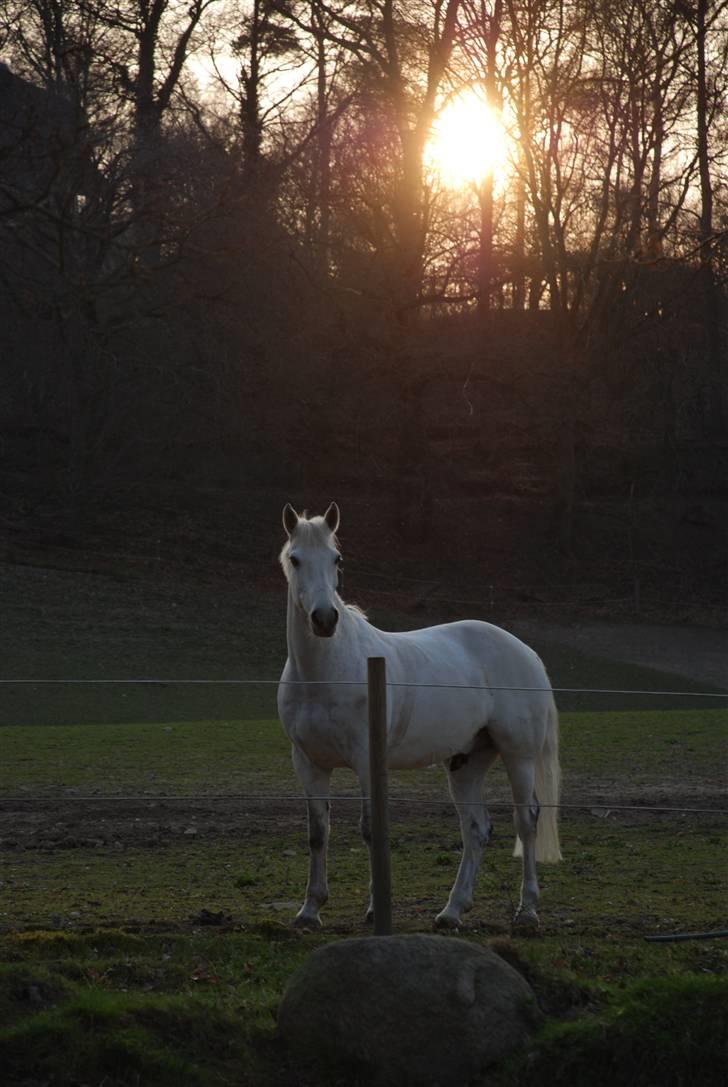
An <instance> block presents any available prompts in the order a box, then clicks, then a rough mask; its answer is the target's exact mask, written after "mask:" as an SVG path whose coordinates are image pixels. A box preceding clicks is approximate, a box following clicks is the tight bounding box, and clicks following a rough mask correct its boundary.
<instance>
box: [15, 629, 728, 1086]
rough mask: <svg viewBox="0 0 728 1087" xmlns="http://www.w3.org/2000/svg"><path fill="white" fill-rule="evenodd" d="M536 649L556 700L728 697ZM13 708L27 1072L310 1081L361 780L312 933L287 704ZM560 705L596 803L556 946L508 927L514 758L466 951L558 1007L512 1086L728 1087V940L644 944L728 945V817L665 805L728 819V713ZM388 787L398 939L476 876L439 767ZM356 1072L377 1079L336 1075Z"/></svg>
mask: <svg viewBox="0 0 728 1087" xmlns="http://www.w3.org/2000/svg"><path fill="white" fill-rule="evenodd" d="M383 625H384V624H383ZM274 640H275V635H274V634H272V633H266V634H264V636H263V638H262V644H261V647H259V652H260V654H261V656H265V659H266V660H267V661H268V662H269V666H268V669H267V671H268V673H270V672H271V671H273V670H274V669H275V667H276V665H277V663H278V661H277V660H275V659H274V658H273V656H272V654H271V652H270V645H271V643H273V642H274ZM538 648H539V650H540V652H541V653H542V655H543V656H544V658H545V660H546V662H547V664H548V665H549V667H550V671H551V675H552V679H553V682H554V684H555V686H558V685H563V686H570V687H573V686H590V687H591V686H596V687H618V688H620V689H622V690H638V689H646V688H649V689H653V690H654V689H659V690H663V691H667V690H690V689H696V688H697V687H703V688H704V687H705V684H703V683H701V684H692V685H691V683H690V681H688V680H686V679H685V678H684V677H678V676H674V675H666V674H663V673H659V672H654V671H652V670H651V669H648V668H644V667H634V666H630V665H625V664H620V663H617V662H615V661H613V660H612V661H609V660H605V659H602V658H598V657H594V656H591V655H589V654H588V653H585V652H583V651H582V652H574V651H571V650H566V649H564V648H563V647H561V646H556V645H554V646H549V645H547V644H544V645H539V646H538ZM84 663H85V664H86V666H87V667H92V662H91V661H90V660H89V659H86V661H85V662H84ZM136 663H137V666H138V664H139V662H138V661H137V662H136ZM29 667H30V666H29ZM80 667H81V665H79V668H80ZM96 667H97V668H98V669H99V671H96V672H95V673H91V674H92V675H94V674H95V675H96V676H97V677H99V678H100V675H102V674H103V672H102V671H101V669H102V668H103V664H102V665H99V664H98V662H96ZM223 667H224V665H223ZM221 670H222V669H217V670H216V671H212V669H208V671H207V673H206V674H207V676H208V677H209V678H213V677H214V676H215V675H220V672H221ZM186 673H187V675H188V676H189V675H190V674H191V673H190V672H189V670H186ZM32 674H35V675H38V674H39V673H38V672H37V671H36V672H35V673H31V675H32ZM56 674H58V673H56ZM127 674H129V673H128V671H127ZM136 674H139V671H137V672H136ZM166 674H167V675H168V676H169V677H170V678H171V676H173V675H174V669H173V667H172V666H171V665H170V666H169V670H168V672H167V673H166ZM178 674H179V673H178ZM197 674H199V672H198V673H197ZM577 677H578V682H575V680H576V679H577ZM7 693H8V698H7V699H6V701H5V706H4V710H3V727H2V731H1V732H0V743H1V744H2V764H1V767H0V796H1V797H2V803H1V805H0V839H1V840H2V844H1V846H0V863H1V864H2V869H1V870H0V958H1V965H0V1021H1V1022H2V1024H3V1025H2V1028H1V1032H0V1063H2V1065H3V1067H4V1068H5V1069H7V1076H6V1078H5V1080H4V1082H6V1083H8V1084H27V1085H28V1087H30V1084H33V1085H37V1084H44V1083H51V1082H53V1083H62V1084H68V1085H71V1084H79V1083H84V1084H86V1083H98V1084H100V1083H102V1082H103V1083H105V1084H116V1085H119V1087H122V1085H123V1087H126V1085H131V1084H150V1085H151V1084H154V1085H156V1084H180V1083H185V1084H198V1083H199V1084H209V1085H212V1084H227V1083H237V1084H241V1083H243V1084H253V1083H255V1084H262V1085H264V1087H265V1085H271V1087H277V1085H283V1084H294V1083H301V1084H307V1083H309V1082H313V1081H312V1080H310V1079H309V1078H307V1074H306V1070H305V1069H300V1068H291V1067H290V1066H289V1065H288V1064H287V1061H286V1056H285V1054H284V1053H283V1052H281V1050H280V1047H279V1046H278V1044H277V1043H276V1036H275V1022H274V1013H275V1008H276V1006H277V1002H278V1000H279V999H280V995H281V992H282V990H283V987H284V985H285V982H286V979H287V977H288V976H289V975H290V973H291V971H292V970H293V969H294V968H295V967H296V965H297V964H299V963H300V962H301V961H303V959H304V958H305V956H306V955H307V954H308V953H309V952H310V950H311V949H312V948H313V947H315V946H318V944H319V943H320V942H321V941H325V940H332V939H337V938H338V937H340V936H341V935H350V934H360V933H362V932H364V931H366V929H365V926H364V923H363V913H364V909H365V906H366V891H367V878H368V876H367V857H366V850H365V848H364V846H363V844H362V842H361V839H360V837H359V834H358V829H357V821H358V815H359V812H358V803H357V801H356V796H357V786H356V781H355V779H354V777H353V775H351V774H349V773H347V772H343V771H342V772H337V773H336V774H335V775H334V779H333V794H334V796H335V797H336V799H335V800H334V803H333V811H332V837H331V845H330V884H331V887H330V890H331V897H330V901H329V904H328V905H327V906H326V907H325V909H324V911H323V918H324V925H325V927H324V929H323V931H322V932H321V933H301V932H296V931H294V930H292V929H291V928H290V926H289V921H290V918H291V917H292V915H293V913H295V911H296V909H297V908H298V907H299V906H300V903H301V900H302V893H303V887H304V883H305V870H306V864H307V846H306V830H305V812H304V805H303V801H302V799H301V798H300V790H299V787H298V784H297V782H296V780H295V776H294V774H293V771H292V768H291V764H290V756H289V751H288V746H287V743H286V741H285V738H284V736H283V733H282V730H281V728H280V725H279V724H278V722H277V721H276V720H275V714H274V710H273V698H274V688H273V687H270V686H255V685H251V686H241V687H215V686H211V687H202V688H196V687H195V688H188V689H181V688H178V687H175V686H174V685H170V686H168V687H149V688H134V687H128V688H127V687H124V688H111V687H109V686H103V685H99V686H96V687H83V688H75V687H74V688H70V687H69V688H52V687H21V688H15V689H12V690H8V692H7ZM559 702H560V704H561V706H562V707H563V712H562V763H563V772H564V794H563V801H564V803H565V804H567V805H568V804H574V805H576V806H575V807H567V808H566V809H565V810H564V811H563V813H562V819H561V828H562V843H563V850H564V857H565V861H564V863H563V864H561V865H557V866H541V868H540V873H539V874H540V879H541V888H542V898H541V922H542V923H541V929H540V931H539V933H538V934H537V935H535V936H532V937H528V936H526V935H519V934H517V933H515V934H511V932H510V919H511V917H512V914H513V910H514V907H515V905H516V904H517V901H518V880H519V877H520V864H519V862H518V861H516V860H514V859H513V858H512V856H511V851H512V845H513V830H512V818H511V813H510V810H509V809H508V801H509V799H510V794H509V789H508V785H507V782H506V779H505V775H504V774H503V771H502V769H501V768H500V766H499V765H498V764H496V766H495V767H494V768H493V769H492V770H491V771H490V773H489V774H488V778H487V787H488V797H489V801H490V805H491V815H492V817H493V822H494V836H493V839H492V841H491V844H490V845H489V847H488V849H487V850H486V853H485V857H484V862H483V866H482V869H481V873H480V876H479V878H478V883H477V886H476V894H475V907H474V909H473V911H472V912H471V913H469V914H468V915H467V917H466V920H465V923H464V925H463V928H462V930H461V932H460V934H459V935H456V936H453V937H452V938H453V939H468V940H473V941H477V942H482V943H485V944H488V945H491V946H495V947H496V948H497V949H498V950H499V951H500V953H501V954H503V955H504V956H505V957H506V958H507V959H508V960H509V961H510V962H511V963H513V964H514V965H516V966H517V967H518V968H519V969H521V970H523V972H524V973H525V974H526V976H527V977H528V978H529V979H530V980H531V982H532V984H533V985H534V987H535V988H536V990H537V993H538V995H539V998H540V1000H541V1003H542V1006H543V1007H544V1009H545V1011H546V1012H547V1015H548V1017H549V1019H548V1023H547V1027H546V1028H545V1030H544V1032H543V1034H542V1035H541V1036H540V1037H539V1039H538V1041H537V1045H536V1051H535V1055H534V1056H533V1057H532V1058H531V1060H530V1062H529V1063H528V1064H527V1065H518V1064H516V1065H514V1066H513V1067H510V1068H508V1069H505V1070H502V1071H501V1073H500V1076H501V1080H500V1081H499V1082H502V1083H503V1084H504V1085H505V1084H516V1083H521V1084H525V1083H531V1082H534V1083H535V1082H539V1083H540V1084H545V1083H551V1082H553V1083H555V1082H557V1081H558V1082H560V1083H567V1084H569V1083H579V1082H583V1079H584V1076H585V1075H586V1073H585V1069H587V1068H589V1069H590V1071H589V1075H590V1078H591V1079H592V1080H593V1081H594V1082H595V1083H601V1082H605V1083H606V1082H610V1083H614V1082H630V1083H634V1084H645V1085H646V1084H658V1083H659V1084H660V1085H667V1084H675V1085H677V1084H678V1083H695V1084H697V1083H701V1084H713V1083H714V1084H717V1083H719V1082H720V1081H721V1077H722V1070H723V1063H724V1057H725V1053H724V1049H722V1048H721V1047H722V1045H723V1042H722V1039H723V1038H725V1036H726V1029H725V1026H726V1025H725V1006H726V996H727V995H728V988H727V987H728V981H727V980H726V967H727V966H728V945H727V944H726V941H725V940H718V939H716V940H704V941H685V942H674V943H652V942H646V941H645V937H646V936H652V935H658V934H667V933H673V932H707V931H710V930H718V929H725V927H726V913H725V903H726V891H727V890H728V886H727V880H726V856H727V853H726V844H727V838H726V831H727V829H728V828H727V826H726V818H725V814H715V813H714V812H712V813H711V812H706V811H685V812H682V813H680V814H675V813H667V812H648V811H646V810H644V809H645V808H646V807H649V806H652V807H671V808H689V809H716V808H719V807H722V808H723V810H725V785H726V754H727V743H726V740H727V733H728V714H727V713H726V711H725V710H724V709H721V708H718V706H720V705H721V704H720V703H716V704H713V703H712V702H708V701H707V700H697V699H682V700H680V699H675V698H674V697H671V696H670V697H667V696H666V697H662V698H660V699H650V700H648V699H646V698H645V697H644V696H640V695H627V694H624V695H619V696H599V697H598V698H597V697H596V696H594V697H592V698H591V700H590V698H589V696H584V695H569V696H567V695H564V696H561V697H559ZM205 710H207V712H206V713H205V712H204V711H205ZM390 792H391V796H392V804H391V835H392V870H393V883H394V886H393V892H394V925H395V930H396V931H398V932H417V931H429V930H430V929H431V926H432V920H433V917H434V915H435V913H436V912H437V911H438V910H439V909H440V908H441V907H442V905H443V904H444V901H445V899H446V896H447V890H448V888H449V885H450V883H451V882H452V877H453V874H454V871H455V869H456V866H457V863H458V860H459V854H460V840H459V828H458V823H457V818H456V815H455V812H454V810H453V808H452V805H451V804H450V802H449V799H448V798H447V791H446V783H445V777H444V774H443V772H442V771H441V770H440V769H431V770H425V771H418V772H412V773H402V774H393V775H392V778H391V781H390ZM620 805H623V806H625V807H626V808H627V809H628V810H621V809H620ZM641 809H642V810H641ZM600 1077H603V1078H600ZM620 1077H621V1078H620ZM627 1077H629V1078H627ZM331 1082H332V1083H354V1082H356V1080H355V1078H352V1076H351V1075H349V1074H346V1075H345V1074H344V1073H343V1072H341V1071H340V1070H337V1069H332V1071H331ZM488 1082H489V1083H492V1082H493V1079H492V1077H491V1078H489V1081H488Z"/></svg>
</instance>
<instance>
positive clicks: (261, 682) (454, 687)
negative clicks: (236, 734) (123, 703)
mask: <svg viewBox="0 0 728 1087" xmlns="http://www.w3.org/2000/svg"><path fill="white" fill-rule="evenodd" d="M11 685H16V686H27V687H43V686H58V687H69V686H70V687H72V686H79V687H83V686H99V687H100V686H109V685H115V686H120V687H124V686H126V687H141V686H148V687H253V686H257V687H281V686H284V687H366V686H367V681H366V680H365V679H363V680H359V679H325V680H324V679H179V678H176V677H170V678H160V677H153V678H147V677H143V678H141V677H140V678H131V679H111V678H105V677H101V678H98V679H45V678H43V679H38V678H36V679H0V686H11ZM387 687H398V688H399V687H403V688H407V687H409V688H421V689H423V690H447V691H521V692H524V693H531V694H536V693H541V694H544V693H551V694H589V695H629V696H634V695H642V696H645V697H650V696H652V697H655V698H715V699H722V700H723V701H725V702H728V691H674V690H667V691H661V690H652V689H641V688H620V687H520V686H508V685H504V684H479V683H407V682H403V681H398V680H387Z"/></svg>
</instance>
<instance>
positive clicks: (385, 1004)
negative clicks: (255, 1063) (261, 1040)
mask: <svg viewBox="0 0 728 1087" xmlns="http://www.w3.org/2000/svg"><path fill="white" fill-rule="evenodd" d="M539 1021H540V1013H539V1011H538V1008H537V1004H536V998H535V995H534V992H533V990H532V989H531V987H530V985H529V984H528V983H527V982H526V981H525V980H524V978H522V977H521V975H520V974H518V973H517V972H516V971H515V970H514V969H513V968H512V967H511V966H509V965H508V964H507V963H506V962H504V961H503V960H502V959H501V958H499V956H498V955H496V954H495V953H494V952H492V951H487V950H484V949H483V948H480V947H476V946H475V945H473V944H469V943H466V942H465V941H463V940H459V939H456V938H453V937H449V938H448V937H446V936H372V937H364V938H362V939H354V940H341V941H339V942H338V943H332V944H327V945H326V946H324V947H321V948H319V949H318V950H316V951H314V953H313V954H312V955H311V956H310V958H309V959H308V960H307V961H306V962H305V963H304V964H303V966H302V967H301V968H300V969H299V970H297V971H296V973H295V974H294V975H293V977H292V978H291V979H290V981H289V983H288V987H287V988H286V991H285V993H284V995H283V1001H282V1003H281V1006H280V1009H279V1012H278V1026H279V1030H280V1033H281V1036H282V1037H283V1039H284V1041H285V1042H286V1044H287V1046H288V1047H289V1049H290V1051H291V1052H292V1054H293V1055H294V1056H296V1058H297V1059H299V1060H301V1061H302V1062H304V1063H309V1064H313V1065H319V1066H321V1067H323V1068H327V1069H330V1070H331V1071H333V1070H334V1068H335V1067H337V1066H339V1067H340V1066H346V1067H349V1068H351V1067H352V1066H356V1067H357V1068H358V1069H359V1072H360V1073H364V1077H365V1078H367V1073H368V1078H370V1079H371V1080H372V1081H373V1082H375V1083H377V1084H382V1085H383V1084H397V1085H398V1087H400V1085H402V1084H408V1085H415V1084H418V1085H425V1084H427V1085H435V1084H437V1085H439V1087H447V1085H453V1087H455V1085H457V1087H464V1084H465V1083H467V1080H468V1078H469V1077H471V1076H472V1075H474V1074H475V1073H476V1072H479V1071H481V1070H482V1069H484V1068H487V1067H488V1066H489V1065H492V1064H495V1063H496V1062H498V1061H500V1060H501V1059H502V1058H503V1057H505V1056H506V1055H507V1054H508V1053H510V1052H512V1051H513V1050H515V1049H517V1048H518V1047H519V1046H523V1045H524V1044H525V1043H526V1042H527V1040H528V1038H529V1036H530V1034H531V1033H532V1032H533V1030H534V1028H535V1027H536V1026H537V1025H538V1022H539Z"/></svg>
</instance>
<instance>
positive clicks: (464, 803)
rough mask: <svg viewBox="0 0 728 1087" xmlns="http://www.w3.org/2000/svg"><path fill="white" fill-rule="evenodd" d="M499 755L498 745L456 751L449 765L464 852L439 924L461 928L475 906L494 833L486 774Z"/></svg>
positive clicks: (443, 926) (436, 920)
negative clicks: (479, 875) (485, 795)
mask: <svg viewBox="0 0 728 1087" xmlns="http://www.w3.org/2000/svg"><path fill="white" fill-rule="evenodd" d="M496 758H497V752H496V751H495V749H491V748H489V749H487V750H484V751H478V752H474V753H473V754H471V755H456V756H455V757H454V758H452V759H451V760H450V762H449V763H448V765H447V774H448V781H449V784H450V795H451V796H452V798H453V801H454V802H455V807H456V808H457V812H458V815H459V817H460V831H461V834H462V839H463V853H462V857H461V859H460V867H459V868H458V873H457V876H456V877H455V882H454V884H453V886H452V890H451V891H450V897H449V898H448V901H447V905H446V906H445V908H444V909H443V910H441V911H440V913H438V915H437V917H436V918H435V925H436V926H437V927H438V928H457V927H458V926H459V925H460V921H461V915H462V914H463V913H467V911H468V910H470V909H472V906H473V886H474V883H475V877H476V875H477V873H478V868H479V867H480V859H481V856H482V853H483V847H484V846H485V844H486V842H487V841H488V836H489V834H490V818H489V816H488V811H487V809H486V807H485V804H484V803H483V778H484V777H485V772H486V770H487V769H488V767H489V766H490V765H491V763H492V762H494V760H495V759H496Z"/></svg>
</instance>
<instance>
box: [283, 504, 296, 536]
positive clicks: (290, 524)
mask: <svg viewBox="0 0 728 1087" xmlns="http://www.w3.org/2000/svg"><path fill="white" fill-rule="evenodd" d="M297 524H298V514H297V513H296V511H295V510H294V508H293V506H292V505H291V503H290V502H286V504H285V506H284V507H283V527H284V529H285V530H286V532H287V533H288V535H289V536H292V535H293V532H294V530H295V528H296V525H297Z"/></svg>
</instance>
